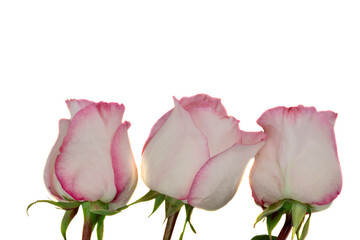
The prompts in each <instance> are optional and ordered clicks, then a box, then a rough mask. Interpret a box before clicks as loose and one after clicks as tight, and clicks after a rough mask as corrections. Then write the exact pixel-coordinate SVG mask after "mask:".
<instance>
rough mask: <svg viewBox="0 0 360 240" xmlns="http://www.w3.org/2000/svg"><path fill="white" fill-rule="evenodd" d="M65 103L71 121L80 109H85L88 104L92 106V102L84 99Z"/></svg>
mask: <svg viewBox="0 0 360 240" xmlns="http://www.w3.org/2000/svg"><path fill="white" fill-rule="evenodd" d="M65 102H66V105H67V106H68V109H69V111H70V114H71V119H72V118H74V116H75V114H76V113H77V112H78V111H80V110H81V109H83V108H86V107H87V106H89V105H90V104H94V102H92V101H89V100H85V99H79V100H77V99H70V100H66V101H65Z"/></svg>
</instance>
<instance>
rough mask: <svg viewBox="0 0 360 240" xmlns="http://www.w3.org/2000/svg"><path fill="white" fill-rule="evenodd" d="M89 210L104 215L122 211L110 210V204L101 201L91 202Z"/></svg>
mask: <svg viewBox="0 0 360 240" xmlns="http://www.w3.org/2000/svg"><path fill="white" fill-rule="evenodd" d="M89 211H90V212H91V213H94V214H97V215H102V216H111V215H114V214H117V213H119V212H120V211H117V210H109V204H107V203H103V202H100V201H96V202H90V206H89Z"/></svg>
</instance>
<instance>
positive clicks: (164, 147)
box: [141, 99, 209, 200]
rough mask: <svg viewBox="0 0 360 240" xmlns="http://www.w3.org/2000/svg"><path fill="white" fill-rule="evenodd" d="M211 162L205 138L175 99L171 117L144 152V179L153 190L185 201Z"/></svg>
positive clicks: (142, 164) (142, 173)
mask: <svg viewBox="0 0 360 240" xmlns="http://www.w3.org/2000/svg"><path fill="white" fill-rule="evenodd" d="M208 159H209V150H208V145H207V139H206V137H205V136H204V135H203V134H202V133H201V132H200V131H199V130H198V128H197V127H196V125H195V124H194V122H193V120H192V119H191V117H190V115H189V113H188V112H186V111H185V110H184V109H183V108H182V106H181V105H180V103H179V102H178V101H177V100H176V99H175V108H174V109H173V111H172V112H171V115H170V116H169V117H168V119H167V120H166V122H165V123H164V124H163V125H162V127H161V128H160V129H159V130H158V131H157V133H156V134H155V135H154V136H153V137H152V139H151V140H150V141H149V142H148V143H147V146H146V147H145V149H144V152H143V158H142V162H141V176H142V178H143V180H144V182H145V184H146V185H147V186H148V187H149V188H150V189H152V190H155V191H158V192H160V193H163V194H166V195H169V196H171V197H174V198H177V199H181V200H183V199H186V197H187V196H188V194H189V191H190V187H191V185H192V182H193V180H194V178H195V175H196V173H197V172H198V170H199V169H200V168H201V166H202V165H203V164H204V163H205V162H206V161H207V160H208Z"/></svg>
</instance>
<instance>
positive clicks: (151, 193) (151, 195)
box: [116, 190, 160, 212]
mask: <svg viewBox="0 0 360 240" xmlns="http://www.w3.org/2000/svg"><path fill="white" fill-rule="evenodd" d="M159 195H160V193H158V192H156V191H153V190H150V191H149V192H147V193H146V194H145V195H144V196H142V197H141V198H139V199H138V200H136V201H135V202H133V203H130V204H129V205H125V206H123V207H121V208H118V209H116V211H119V212H120V211H121V210H124V209H126V208H128V207H130V206H131V205H134V204H137V203H141V202H147V201H150V200H152V199H154V198H157V197H158V196H159Z"/></svg>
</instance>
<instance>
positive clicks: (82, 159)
mask: <svg viewBox="0 0 360 240" xmlns="http://www.w3.org/2000/svg"><path fill="white" fill-rule="evenodd" d="M123 112H124V107H123V106H122V105H118V104H116V103H102V102H101V103H98V104H91V105H88V106H87V107H86V108H83V109H82V110H80V111H79V112H78V113H77V114H76V115H75V116H74V118H73V120H72V121H71V124H70V128H69V131H68V134H67V136H66V137H65V138H64V143H63V145H62V147H61V148H60V152H61V154H60V155H59V156H58V158H57V160H56V164H55V171H56V175H57V177H58V179H59V181H60V183H61V185H62V187H63V188H64V190H65V191H66V192H68V193H69V194H70V195H71V196H72V197H73V198H74V199H76V200H78V201H97V200H101V201H103V202H111V201H112V200H113V199H114V197H115V194H116V187H115V183H114V171H113V168H112V159H111V154H110V148H111V142H112V139H113V137H114V134H115V132H116V130H117V128H118V127H119V126H120V125H121V119H122V115H123Z"/></svg>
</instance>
